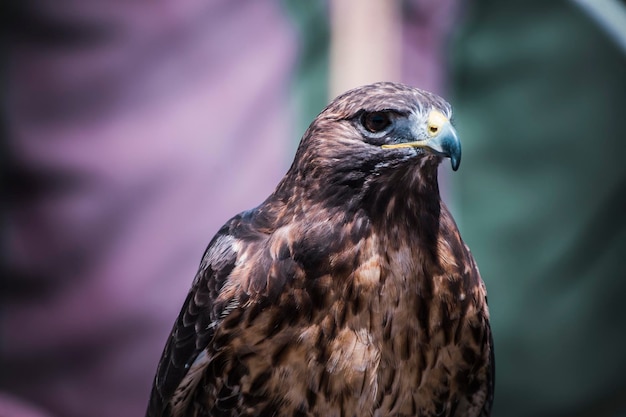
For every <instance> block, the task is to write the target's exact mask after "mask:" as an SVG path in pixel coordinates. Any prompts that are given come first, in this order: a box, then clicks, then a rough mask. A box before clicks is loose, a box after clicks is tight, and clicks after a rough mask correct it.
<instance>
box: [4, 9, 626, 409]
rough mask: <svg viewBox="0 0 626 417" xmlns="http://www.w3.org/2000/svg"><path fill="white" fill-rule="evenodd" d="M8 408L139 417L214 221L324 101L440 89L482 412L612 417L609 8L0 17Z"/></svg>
mask: <svg viewBox="0 0 626 417" xmlns="http://www.w3.org/2000/svg"><path fill="white" fill-rule="evenodd" d="M3 15H4V21H5V24H4V25H3V26H2V31H3V37H2V39H3V44H4V45H3V46H4V48H3V50H4V51H5V52H6V55H5V60H3V63H4V65H3V70H2V73H1V74H2V80H3V85H4V88H3V90H2V91H3V94H2V99H3V100H2V119H1V121H2V124H1V128H2V131H3V135H2V154H1V158H2V173H3V175H2V179H3V181H2V184H3V187H2V193H3V197H2V201H3V203H4V204H3V205H2V207H3V214H4V216H3V226H4V227H3V233H2V249H3V251H2V255H3V256H2V265H1V267H2V271H1V272H0V274H1V275H0V276H1V281H0V416H2V417H84V416H93V417H113V416H142V415H143V413H144V411H145V407H146V404H147V399H148V394H149V390H150V386H151V383H152V378H153V376H154V372H155V370H156V364H157V362H158V359H159V356H160V354H161V350H162V348H163V346H164V343H165V340H166V337H167V335H168V333H169V331H170V329H171V325H172V323H173V322H174V319H175V317H176V315H177V314H178V311H179V308H180V306H181V304H182V302H183V299H184V297H185V295H186V292H187V291H188V289H189V287H190V285H191V281H192V279H193V276H194V274H195V271H196V269H197V266H198V263H199V260H200V257H201V255H202V252H203V251H204V249H205V247H206V245H207V244H208V242H209V240H210V239H211V237H212V236H213V234H214V233H215V232H216V231H217V229H218V228H219V227H220V226H221V225H222V224H223V223H224V222H225V221H226V220H228V219H229V218H230V217H231V216H232V215H234V214H236V213H237V212H239V211H241V210H244V209H248V208H251V207H254V206H255V205H257V204H259V203H260V202H261V201H262V200H263V199H264V198H265V197H266V196H267V195H269V193H271V191H272V190H273V188H274V186H275V185H276V184H277V182H278V181H279V180H280V178H281V177H282V175H283V174H284V173H285V171H286V170H287V168H288V167H289V164H290V162H291V158H292V157H293V154H294V152H295V149H296V146H297V143H298V140H299V138H300V136H301V135H302V133H303V132H304V130H305V128H306V126H307V125H308V123H309V122H310V121H311V120H312V119H313V117H315V115H316V114H317V113H318V112H319V111H320V110H321V109H322V108H323V107H324V105H325V104H327V102H328V100H329V99H330V98H332V97H334V96H335V95H336V94H338V93H340V92H342V91H345V90H346V89H348V88H351V87H354V86H357V85H361V84H365V83H369V82H373V81H379V80H394V81H402V82H405V83H407V84H411V85H414V86H417V87H420V88H424V89H427V90H431V91H434V92H436V93H438V94H440V95H442V96H444V97H446V98H447V99H448V101H450V102H451V103H452V105H453V108H454V123H455V124H456V125H457V128H458V131H459V132H460V135H461V138H462V141H463V153H464V155H463V163H462V165H461V169H460V171H459V172H458V173H455V174H454V175H451V174H450V172H449V170H448V169H446V168H447V166H445V167H444V169H442V170H441V176H442V179H441V181H442V183H443V187H442V188H443V193H444V196H445V199H446V201H447V202H448V204H449V206H450V207H451V209H452V210H453V212H454V215H455V218H456V219H457V221H458V223H459V227H460V229H461V232H462V235H463V237H464V239H465V241H466V242H467V243H468V245H469V246H470V247H471V249H472V251H473V253H474V256H475V258H476V260H477V262H478V264H479V266H480V269H481V273H482V276H483V278H484V280H485V282H486V284H487V288H488V291H489V302H490V308H491V315H492V326H493V331H494V335H495V343H496V358H497V359H496V360H497V367H496V368H497V376H496V400H495V406H494V410H493V416H494V417H518V416H519V417H521V416H538V417H544V416H545V417H552V416H555V417H559V416H574V417H579V416H580V417H583V416H585V417H586V416H589V417H591V416H607V417H617V416H626V309H624V307H623V304H624V302H623V297H624V295H625V294H626V262H624V257H625V256H626V227H625V224H626V223H625V215H626V210H625V209H626V164H625V163H623V162H622V155H623V152H624V144H623V142H624V140H626V127H625V123H624V120H625V109H626V4H625V3H624V2H623V1H620V0H571V1H557V0H555V1H550V2H546V1H539V0H527V1H525V2H519V1H513V0H501V1H497V2H496V1H493V0H474V1H468V2H462V4H461V2H460V1H458V0H405V1H384V0H360V1H359V0H328V1H326V2H313V1H311V2H301V1H297V0H283V1H253V0H236V1H232V0H204V1H201V0H177V1H174V0H161V1H157V2H97V1H88V2H86V1H80V0H59V1H57V2H54V3H50V2H45V1H42V0H23V1H19V2H17V1H13V2H7V4H6V5H5V11H4V12H3Z"/></svg>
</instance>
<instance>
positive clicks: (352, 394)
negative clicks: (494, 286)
mask: <svg viewBox="0 0 626 417" xmlns="http://www.w3.org/2000/svg"><path fill="white" fill-rule="evenodd" d="M450 116H451V109H450V105H449V104H448V103H446V102H445V101H444V100H443V99H441V98H439V97H438V96H436V95H434V94H431V93H429V92H426V91H422V90H419V89H415V88H411V87H408V86H405V85H402V84H397V83H389V82H383V83H377V84H372V85H368V86H364V87H360V88H356V89H354V90H351V91H348V92H347V93H344V94H343V95H341V96H339V97H338V98H337V99H335V100H334V101H333V102H332V103H331V104H330V105H328V106H327V107H326V108H325V109H324V110H323V111H322V112H321V113H320V114H319V116H317V118H316V119H315V120H314V121H313V122H312V123H311V125H310V126H309V128H308V130H307V131H306V132H305V134H304V137H303V139H302V141H301V143H300V145H299V148H298V150H297V152H296V156H295V160H294V162H293V164H292V166H291V168H290V169H289V171H288V172H287V174H286V175H285V177H284V178H283V179H282V180H281V182H280V183H279V184H278V186H277V187H276V189H275V191H274V192H273V193H272V194H271V195H270V196H269V197H268V198H267V199H266V200H265V201H264V202H263V203H262V204H261V205H259V206H258V207H256V208H254V209H252V210H249V211H245V212H243V213H240V214H238V215H236V216H235V217H233V218H232V219H231V220H229V221H228V222H227V223H226V224H225V225H224V226H223V227H222V228H221V229H220V230H219V231H218V233H217V234H216V236H215V237H214V238H213V240H212V241H211V243H210V244H209V246H208V248H207V250H206V252H205V254H204V256H203V258H202V261H201V264H200V268H199V271H198V273H197V275H196V277H195V280H194V281H193V285H192V288H191V291H190V292H189V295H188V296H187V299H186V300H185V303H184V305H183V307H182V311H181V313H180V315H179V316H178V319H177V321H176V323H175V324H174V328H173V330H172V333H171V335H170V337H169V339H168V341H167V343H166V346H165V350H164V352H163V356H162V358H161V361H160V363H159V366H158V370H157V373H156V377H155V380H154V386H153V390H152V395H151V398H150V402H149V405H148V411H147V416H148V417H164V416H167V417H218V416H242V417H243V416H277V417H282V416H319V417H340V416H342V417H343V416H346V417H356V416H419V417H427V416H448V417H452V416H463V417H478V416H482V417H486V416H489V415H490V412H491V404H492V401H493V389H494V357H493V342H492V337H491V330H490V327H489V313H488V309H487V300H486V291H485V287H484V284H483V282H482V280H481V278H480V275H479V273H478V269H477V267H476V264H475V262H474V260H473V258H472V256H471V254H470V251H469V249H468V248H467V246H466V245H465V244H464V243H463V241H462V240H461V237H460V235H459V231H458V229H457V227H456V225H455V223H454V220H453V219H452V217H451V215H450V213H449V211H448V210H447V208H446V207H445V205H444V203H443V202H442V201H441V199H440V196H439V189H438V183H437V167H438V165H439V163H440V162H441V161H442V160H443V158H449V159H450V161H451V164H452V169H454V170H456V169H457V168H458V166H459V163H460V159H461V147H460V142H459V139H458V137H457V134H456V131H455V129H454V128H453V127H452V125H451V124H450V121H449V119H450Z"/></svg>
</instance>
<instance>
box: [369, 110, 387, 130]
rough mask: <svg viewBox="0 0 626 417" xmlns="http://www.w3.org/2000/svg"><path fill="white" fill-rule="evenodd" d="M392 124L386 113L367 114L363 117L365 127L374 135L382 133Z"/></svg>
mask: <svg viewBox="0 0 626 417" xmlns="http://www.w3.org/2000/svg"><path fill="white" fill-rule="evenodd" d="M390 124H391V120H390V118H389V114H387V113H386V112H381V111H377V112H373V113H366V114H365V116H364V117H363V126H364V127H365V128H366V129H367V130H368V131H370V132H372V133H377V132H380V131H382V130H384V129H385V128H386V127H387V126H389V125H390Z"/></svg>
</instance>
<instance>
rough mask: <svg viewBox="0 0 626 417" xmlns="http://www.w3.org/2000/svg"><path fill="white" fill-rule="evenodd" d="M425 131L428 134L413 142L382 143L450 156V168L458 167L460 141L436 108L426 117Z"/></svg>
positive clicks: (455, 168) (388, 146)
mask: <svg viewBox="0 0 626 417" xmlns="http://www.w3.org/2000/svg"><path fill="white" fill-rule="evenodd" d="M427 132H428V135H429V136H430V137H429V138H427V139H424V140H418V141H414V142H405V143H396V144H389V145H382V147H383V148H385V149H393V148H423V149H425V150H427V151H429V152H431V153H434V154H436V155H440V156H445V157H448V158H450V164H451V165H452V170H454V171H456V170H457V169H459V165H460V164H461V141H460V140H459V137H458V136H457V134H456V130H455V129H454V127H452V124H451V123H450V121H449V120H448V118H447V117H445V116H444V115H443V114H441V113H440V112H439V111H437V110H433V111H431V113H430V116H429V117H428V126H427Z"/></svg>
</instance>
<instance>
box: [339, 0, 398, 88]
mask: <svg viewBox="0 0 626 417" xmlns="http://www.w3.org/2000/svg"><path fill="white" fill-rule="evenodd" d="M330 20H331V46H330V86H329V89H330V96H331V97H334V96H336V95H337V94H340V93H342V92H344V91H346V90H347V89H349V88H353V87H356V86H359V85H363V84H369V83H372V82H375V81H383V80H386V81H400V76H401V74H400V71H401V46H402V42H401V38H402V22H401V16H400V3H399V2H397V1H387V0H331V1H330Z"/></svg>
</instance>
